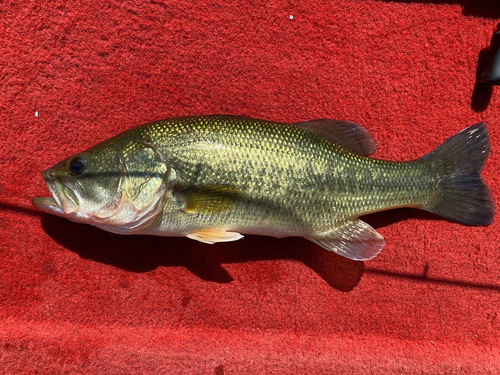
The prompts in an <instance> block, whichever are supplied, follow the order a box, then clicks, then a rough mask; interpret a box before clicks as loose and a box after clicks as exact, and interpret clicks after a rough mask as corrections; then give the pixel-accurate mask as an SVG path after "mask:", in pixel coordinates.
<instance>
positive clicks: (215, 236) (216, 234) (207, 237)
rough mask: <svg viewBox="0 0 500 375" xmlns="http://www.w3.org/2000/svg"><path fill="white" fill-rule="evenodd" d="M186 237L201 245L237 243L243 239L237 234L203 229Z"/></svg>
mask: <svg viewBox="0 0 500 375" xmlns="http://www.w3.org/2000/svg"><path fill="white" fill-rule="evenodd" d="M186 237H187V238H191V239H192V240H196V241H200V242H203V243H208V244H214V243H216V242H231V241H238V240H239V239H241V238H243V235H241V234H240V233H237V232H226V231H225V230H221V229H205V230H199V231H196V232H191V233H189V234H188V235H187V236H186Z"/></svg>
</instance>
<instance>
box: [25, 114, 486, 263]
mask: <svg viewBox="0 0 500 375" xmlns="http://www.w3.org/2000/svg"><path fill="white" fill-rule="evenodd" d="M376 147H377V145H376V142H375V139H374V138H373V136H372V135H371V134H370V133H369V132H368V130H367V129H366V128H364V127H363V126H361V125H358V124H355V123H353V122H349V121H337V120H330V119H319V120H310V121H305V122H299V123H293V124H291V123H278V122H272V121H266V120H258V119H252V118H246V117H237V116H229V115H208V116H191V117H180V118H172V119H166V120H160V121H155V122H151V123H148V124H144V125H141V126H138V127H135V128H132V129H129V130H126V131H125V132H123V133H121V134H118V135H116V136H114V137H112V138H110V139H108V140H105V141H103V142H101V143H99V144H97V145H95V146H93V147H91V148H89V149H87V150H85V151H81V152H78V153H76V154H74V155H71V156H70V157H68V158H67V159H65V160H63V161H61V162H59V163H57V164H55V165H54V166H52V167H50V168H49V169H47V170H45V171H43V179H44V180H45V183H46V185H47V187H48V189H49V191H50V194H51V196H50V197H36V198H33V200H32V203H33V205H34V206H35V207H36V208H38V209H40V210H41V211H44V212H47V213H50V214H54V215H58V216H61V217H65V218H67V219H69V220H72V221H75V222H80V223H87V224H91V225H94V226H96V227H98V228H101V229H103V230H106V231H109V232H112V233H118V234H142V235H155V236H172V237H188V238H190V239H193V240H197V241H201V242H204V243H207V244H213V243H218V242H230V241H236V240H239V239H241V238H242V237H243V234H253V235H263V236H274V237H278V238H283V237H304V238H306V239H308V240H310V241H312V242H314V243H316V244H317V245H319V246H321V247H323V248H324V249H326V250H329V251H333V252H335V253H337V254H339V255H341V256H343V257H346V258H349V259H352V260H357V261H365V260H370V259H373V258H374V257H375V256H376V255H377V254H379V253H380V251H381V250H382V248H383V246H384V238H383V237H382V236H381V235H380V234H379V233H378V232H377V231H376V230H375V229H374V228H373V227H371V226H370V225H369V224H368V223H366V222H364V221H362V220H360V217H361V216H363V215H366V214H370V213H374V212H379V211H383V210H389V209H394V208H399V207H412V208H417V209H422V210H426V211H429V212H432V213H434V214H437V215H440V216H442V217H444V218H447V219H449V220H452V221H456V222H459V223H463V224H466V225H488V224H490V223H491V222H492V220H493V217H494V213H495V210H494V203H493V200H492V196H491V193H490V190H489V189H488V187H487V185H486V183H485V182H484V180H483V179H482V177H481V171H482V168H483V165H484V163H485V162H486V160H487V158H488V155H489V153H490V143H489V136H488V131H487V128H486V125H485V124H484V123H478V124H475V125H472V126H470V127H468V128H466V129H464V130H462V131H461V132H459V133H457V134H455V135H453V136H451V137H450V138H449V139H447V140H446V141H445V142H444V143H443V144H441V146H439V147H438V148H437V149H435V150H434V151H432V152H430V153H428V154H426V155H425V156H423V157H421V158H419V159H416V160H411V161H387V160H381V159H375V158H371V157H369V156H368V155H369V154H371V153H373V152H374V151H375V149H376Z"/></svg>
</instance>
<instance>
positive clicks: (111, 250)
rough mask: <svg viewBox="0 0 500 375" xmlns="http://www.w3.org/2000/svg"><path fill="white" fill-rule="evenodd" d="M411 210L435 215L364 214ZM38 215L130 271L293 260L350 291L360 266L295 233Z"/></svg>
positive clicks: (380, 220) (204, 273)
mask: <svg viewBox="0 0 500 375" xmlns="http://www.w3.org/2000/svg"><path fill="white" fill-rule="evenodd" d="M415 216H418V217H419V218H422V217H423V218H424V219H436V220H437V217H436V218H435V217H434V215H432V214H428V213H425V212H424V213H422V212H418V211H416V210H411V209H398V210H392V211H391V212H389V213H388V212H382V213H377V214H372V215H368V216H366V217H365V218H363V219H366V221H369V222H370V224H371V225H372V226H374V227H375V228H381V227H384V226H387V225H391V224H393V223H395V222H397V221H401V220H406V219H408V218H412V217H415ZM41 217H42V220H41V222H42V227H43V229H44V230H45V232H46V233H47V234H48V235H49V236H50V237H51V238H52V239H53V240H54V241H56V242H57V243H59V244H60V245H62V246H63V247H65V248H66V249H68V250H70V251H72V252H74V253H76V254H78V255H79V256H80V257H82V258H84V259H90V260H93V261H96V262H100V263H103V264H108V265H110V266H113V267H117V268H121V269H123V270H126V271H130V272H137V273H141V272H149V271H152V270H155V269H156V268H158V267H179V266H182V267H185V268H186V269H187V270H189V271H190V272H192V273H193V274H194V275H196V276H197V277H199V278H201V279H203V280H205V281H209V282H215V283H221V284H224V283H230V282H232V281H233V278H232V277H231V275H230V274H229V273H228V272H227V270H226V269H225V268H224V267H223V264H231V263H245V262H250V261H267V260H292V261H293V260H295V261H300V262H302V263H303V264H305V265H306V266H307V267H309V268H310V269H311V270H312V271H314V272H315V273H316V274H317V275H319V276H320V277H321V278H322V279H323V280H324V281H325V282H326V283H327V284H328V285H329V286H330V287H332V288H334V289H336V290H339V291H342V292H349V291H351V290H353V288H354V287H355V286H356V285H357V284H358V283H359V281H360V280H361V278H362V276H363V273H364V270H365V267H364V263H363V262H358V261H353V260H350V259H347V258H344V257H342V256H339V255H337V254H335V253H333V252H330V251H326V250H324V249H322V248H320V247H319V246H317V245H315V244H313V243H312V242H310V241H307V240H305V239H303V238H298V237H289V238H284V239H277V238H273V237H262V236H245V238H244V239H243V240H240V241H238V242H230V243H219V244H215V245H213V246H209V245H207V244H203V243H200V242H197V241H193V240H190V239H187V238H178V237H157V236H140V235H137V236H124V235H117V234H113V233H109V232H105V231H103V230H100V229H98V228H96V227H93V226H90V225H84V224H77V223H74V222H71V221H69V220H66V219H63V218H60V217H57V216H52V215H48V214H42V215H41Z"/></svg>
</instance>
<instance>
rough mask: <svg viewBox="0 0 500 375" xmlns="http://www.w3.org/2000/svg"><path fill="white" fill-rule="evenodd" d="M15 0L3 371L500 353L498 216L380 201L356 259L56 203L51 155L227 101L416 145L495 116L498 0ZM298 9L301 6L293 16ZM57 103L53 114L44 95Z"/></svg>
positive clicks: (369, 365) (493, 162) (429, 369)
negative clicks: (202, 234)
mask: <svg viewBox="0 0 500 375" xmlns="http://www.w3.org/2000/svg"><path fill="white" fill-rule="evenodd" d="M445 3H446V4H439V2H438V1H424V0H422V1H420V2H419V1H401V2H397V1H396V2H386V1H374V0H371V1H370V0H350V1H347V0H345V1H335V2H332V1H326V0H320V1H301V2H285V1H272V0H271V1H255V2H247V1H235V2H222V1H211V2H206V3H198V2H193V3H192V2H189V1H170V2H163V1H152V2H140V1H137V2H133V1H124V2H121V1H108V2H92V1H82V2H73V1H60V0H58V1H53V2H35V1H34V2H11V1H4V2H2V3H0V51H1V53H0V69H1V70H0V72H1V74H0V114H1V116H0V118H1V122H2V127H1V129H2V130H1V135H2V136H1V139H0V161H1V168H0V236H1V238H0V372H2V373H15V372H21V371H24V372H32V373H33V372H36V371H39V372H46V373H49V372H55V371H67V372H70V373H74V372H93V373H97V372H100V373H160V372H165V373H206V374H210V373H212V374H218V375H220V374H236V373H251V374H256V373H263V372H264V371H266V372H267V373H270V374H282V373H327V372H329V373H405V374H406V373H434V374H435V373H445V372H446V373H491V374H496V373H500V321H499V320H500V317H499V307H500V281H499V275H500V249H499V248H500V241H499V235H498V233H499V230H500V219H498V217H497V218H495V220H494V222H493V224H492V225H490V226H488V227H466V226H463V225H459V224H455V223H451V222H449V221H446V220H441V219H439V218H437V217H436V216H433V215H431V214H427V213H424V212H418V211H414V210H409V209H408V210H396V211H390V212H386V213H380V214H376V215H371V216H369V217H367V218H366V221H368V222H369V223H370V224H371V225H373V226H374V227H375V228H377V230H378V231H379V232H380V233H381V234H382V235H383V236H384V237H385V238H386V246H385V248H384V250H383V251H382V253H381V254H380V255H379V256H378V257H377V258H376V259H374V260H373V261H369V262H365V263H357V262H353V261H349V260H346V259H343V258H341V257H339V256H337V255H335V254H332V253H329V252H326V251H324V250H322V249H320V248H318V247H317V246H315V245H313V244H311V243H309V242H307V241H305V240H302V239H295V238H289V239H284V240H277V239H273V238H265V237H252V236H247V237H246V238H245V239H244V240H242V241H239V242H235V243H228V244H221V245H214V246H211V247H210V246H207V245H203V244H200V243H196V242H194V241H191V240H188V239H179V238H176V239H168V238H153V237H124V236H118V235H113V234H109V233H105V232H102V231H100V230H98V229H95V228H93V227H90V226H86V225H81V224H74V223H71V222H68V221H65V220H63V219H60V218H56V217H51V216H49V215H40V214H39V213H38V212H36V211H35V210H34V209H33V208H32V207H31V204H30V200H31V198H32V197H33V196H38V195H46V194H47V190H46V187H45V185H44V183H43V181H42V178H41V174H40V172H41V171H42V170H43V169H45V168H46V167H48V166H50V165H52V164H53V163H55V162H57V161H59V160H60V159H63V158H65V157H66V156H68V155H69V154H72V153H74V152H76V151H79V150H82V149H85V148H87V147H89V146H91V145H92V144H94V143H96V142H97V141H100V140H103V139H105V138H108V137H109V136H111V135H114V134H116V133H118V132H119V131H122V130H125V129H128V128H130V127H132V126H134V125H138V124H141V123H144V122H147V121H151V120H156V119H159V118H165V117H174V116H181V115H196V114H210V113H228V114H236V115H247V116H252V117H258V118H265V119H269V120H275V121H291V122H292V121H300V120H307V119H314V118H325V117H326V118H336V119H347V120H351V121H356V122H358V123H361V124H363V125H365V126H366V127H367V128H368V129H369V130H370V132H371V133H372V134H373V135H374V137H375V138H376V139H377V141H378V144H379V149H378V150H377V152H376V154H375V156H377V157H380V158H387V159H391V160H403V159H411V158H416V157H419V156H421V155H423V154H425V153H427V152H428V151H430V150H432V149H434V148H435V147H436V146H438V145H439V144H440V143H441V142H442V141H444V140H445V139H446V138H447V137H449V136H450V135H452V134H454V133H456V132H458V131H459V130H461V129H463V128H465V127H466V126H468V125H470V124H472V123H475V122H478V121H481V120H484V121H486V122H487V124H488V127H489V130H490V134H491V139H492V149H493V152H492V155H491V157H490V159H489V161H488V163H487V165H486V167H485V170H484V173H483V175H484V177H485V179H486V180H487V182H488V184H489V186H490V188H491V189H492V192H493V196H494V199H495V201H496V202H497V204H496V208H497V211H498V210H499V209H500V206H499V203H498V202H500V194H499V192H500V174H499V165H500V151H499V150H500V127H499V121H500V88H496V90H494V91H493V95H492V97H491V101H490V103H489V105H488V101H489V98H488V95H487V93H485V92H484V91H485V90H482V89H480V88H477V87H476V88H474V87H475V76H476V69H477V65H478V55H479V54H480V52H481V51H482V50H483V49H485V48H487V46H488V44H489V40H490V36H491V33H492V32H493V30H494V27H495V25H496V23H497V22H498V21H499V17H500V7H499V6H498V5H489V4H490V3H491V4H493V3H494V2H492V1H472V0H471V1H466V0H456V1H452V0H448V1H446V2H445ZM290 16H293V19H291V17H290ZM36 112H37V113H38V117H36V116H35V113H36Z"/></svg>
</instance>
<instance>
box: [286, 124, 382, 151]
mask: <svg viewBox="0 0 500 375" xmlns="http://www.w3.org/2000/svg"><path fill="white" fill-rule="evenodd" d="M295 125H296V126H298V127H301V128H303V129H306V130H309V131H311V132H313V133H316V134H320V135H322V136H324V137H327V138H329V139H331V140H332V141H334V142H337V143H338V144H340V145H342V146H344V147H345V148H347V149H348V150H349V151H351V152H353V153H355V154H358V155H369V154H371V153H373V152H374V151H375V149H376V148H377V142H375V139H374V138H373V137H372V135H371V134H370V133H369V132H368V130H366V129H365V128H364V127H362V126H361V125H358V124H355V123H354V122H348V121H337V120H327V119H320V120H310V121H304V122H298V123H296V124H295Z"/></svg>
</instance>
